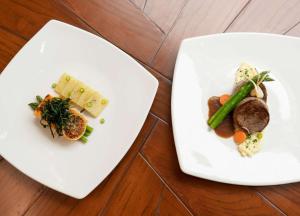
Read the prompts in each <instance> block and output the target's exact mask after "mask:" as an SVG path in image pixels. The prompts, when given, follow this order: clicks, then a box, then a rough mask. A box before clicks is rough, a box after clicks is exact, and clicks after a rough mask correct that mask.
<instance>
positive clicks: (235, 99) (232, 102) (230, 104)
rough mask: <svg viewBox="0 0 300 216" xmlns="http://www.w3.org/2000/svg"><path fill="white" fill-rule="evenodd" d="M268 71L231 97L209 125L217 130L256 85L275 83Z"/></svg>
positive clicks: (211, 119)
mask: <svg viewBox="0 0 300 216" xmlns="http://www.w3.org/2000/svg"><path fill="white" fill-rule="evenodd" d="M268 73H269V72H268V71H263V72H261V73H259V74H258V75H256V76H255V77H253V79H252V81H250V80H249V81H248V82H246V83H245V84H244V85H243V86H242V87H241V88H240V90H239V91H237V92H236V93H235V94H234V95H232V96H231V97H230V99H229V100H228V101H227V102H226V103H225V104H224V105H223V106H222V107H220V108H219V110H218V111H217V112H216V113H215V114H214V115H213V116H212V117H211V118H210V119H209V120H208V125H209V126H210V127H211V128H212V129H215V128H216V127H218V126H219V124H221V122H222V121H223V120H224V119H225V118H226V116H227V115H228V114H229V113H230V112H231V111H232V110H233V109H234V108H235V107H236V106H237V105H238V103H240V102H241V101H242V100H243V99H244V98H245V97H247V95H249V93H250V92H251V90H252V89H253V88H254V87H255V86H254V83H255V84H258V85H259V83H261V82H265V81H273V79H272V78H271V77H269V75H268Z"/></svg>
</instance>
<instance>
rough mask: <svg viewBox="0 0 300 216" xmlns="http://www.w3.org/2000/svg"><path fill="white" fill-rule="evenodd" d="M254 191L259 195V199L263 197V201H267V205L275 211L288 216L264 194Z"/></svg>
mask: <svg viewBox="0 0 300 216" xmlns="http://www.w3.org/2000/svg"><path fill="white" fill-rule="evenodd" d="M250 188H251V187H250ZM253 190H254V191H255V192H256V193H257V194H258V196H259V197H261V199H263V200H264V201H265V203H267V204H269V206H271V207H272V208H273V209H276V210H277V211H278V212H279V213H280V214H282V215H287V214H285V213H284V211H283V210H282V209H281V208H279V207H278V206H276V205H275V203H273V202H271V201H270V200H269V199H268V198H267V197H266V196H265V195H264V194H263V193H261V192H259V191H257V190H256V189H253Z"/></svg>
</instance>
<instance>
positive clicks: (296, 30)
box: [286, 23, 300, 37]
mask: <svg viewBox="0 0 300 216" xmlns="http://www.w3.org/2000/svg"><path fill="white" fill-rule="evenodd" d="M286 34H287V35H290V36H295V37H300V23H298V24H297V25H295V26H294V27H293V28H291V29H290V30H289V31H288V32H287V33H286Z"/></svg>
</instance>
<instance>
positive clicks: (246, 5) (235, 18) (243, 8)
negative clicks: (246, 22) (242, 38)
mask: <svg viewBox="0 0 300 216" xmlns="http://www.w3.org/2000/svg"><path fill="white" fill-rule="evenodd" d="M251 1H252V0H248V2H247V3H246V4H245V5H244V7H242V9H241V10H240V11H239V12H238V13H237V15H236V16H235V17H234V18H233V19H232V21H231V22H230V23H229V25H228V26H227V27H226V28H225V30H224V31H223V32H226V31H227V30H228V29H229V28H230V26H231V25H232V24H233V23H234V21H235V20H237V19H238V17H239V16H240V15H241V13H242V12H243V11H244V10H246V8H247V7H248V5H249V4H250V3H251Z"/></svg>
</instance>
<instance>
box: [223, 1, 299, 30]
mask: <svg viewBox="0 0 300 216" xmlns="http://www.w3.org/2000/svg"><path fill="white" fill-rule="evenodd" d="M299 11H300V1H299V0H265V1H260V0H253V1H251V2H250V3H249V4H248V5H247V7H246V8H245V9H244V10H243V11H242V13H241V14H240V15H239V16H238V17H237V19H235V21H234V22H233V23H232V25H231V26H230V27H229V28H228V31H233V32H234V31H247V32H252V31H254V32H257V31H258V32H271V33H279V34H283V33H285V32H286V31H287V30H289V29H290V28H291V27H293V26H294V25H295V24H296V23H297V22H299V21H300V13H299Z"/></svg>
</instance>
